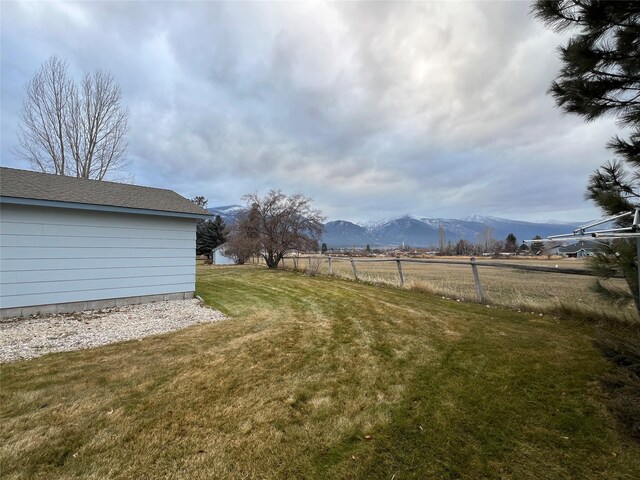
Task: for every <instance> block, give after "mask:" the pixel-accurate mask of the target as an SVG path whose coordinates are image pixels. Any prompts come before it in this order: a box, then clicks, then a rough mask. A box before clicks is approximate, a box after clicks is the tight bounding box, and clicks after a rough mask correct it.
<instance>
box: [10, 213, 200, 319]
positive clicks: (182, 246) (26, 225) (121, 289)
mask: <svg viewBox="0 0 640 480" xmlns="http://www.w3.org/2000/svg"><path fill="white" fill-rule="evenodd" d="M0 222H1V225H0V307H1V308H14V307H22V306H30V305H46V304H53V303H67V302H79V301H91V300H101V299H109V298H121V297H133V296H143V295H159V294H168V293H174V292H189V291H193V290H195V220H193V219H179V218H170V217H157V216H149V215H135V214H118V213H107V212H88V211H81V210H69V209H58V208H45V207H30V206H19V205H7V204H1V205H0Z"/></svg>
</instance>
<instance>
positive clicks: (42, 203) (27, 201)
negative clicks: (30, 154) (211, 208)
mask: <svg viewBox="0 0 640 480" xmlns="http://www.w3.org/2000/svg"><path fill="white" fill-rule="evenodd" d="M0 203H8V204H13V205H30V206H36V207H55V208H69V209H75V210H91V211H99V212H116V213H131V214H135V215H156V216H160V217H177V218H196V219H207V218H211V217H212V216H213V215H211V214H205V213H202V214H199V213H190V212H170V211H166V210H149V209H145V208H129V207H116V206H112V205H94V204H91V203H73V202H60V201H56V200H39V199H35V198H18V197H2V196H0Z"/></svg>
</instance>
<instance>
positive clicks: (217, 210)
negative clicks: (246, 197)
mask: <svg viewBox="0 0 640 480" xmlns="http://www.w3.org/2000/svg"><path fill="white" fill-rule="evenodd" d="M243 209H244V207H243V206H241V205H224V206H222V207H213V208H208V209H207V210H209V213H211V215H220V217H222V220H224V223H226V224H227V225H230V224H232V223H233V222H235V221H236V217H237V216H238V214H239V213H240V212H241V211H242V210H243Z"/></svg>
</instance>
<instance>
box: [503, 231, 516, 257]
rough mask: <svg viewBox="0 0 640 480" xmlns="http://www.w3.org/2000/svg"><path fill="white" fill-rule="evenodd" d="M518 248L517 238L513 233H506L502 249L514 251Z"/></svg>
mask: <svg viewBox="0 0 640 480" xmlns="http://www.w3.org/2000/svg"><path fill="white" fill-rule="evenodd" d="M517 249H518V240H517V239H516V236H515V235H514V234H513V233H510V234H509V235H507V238H506V240H505V241H504V250H505V251H506V252H511V253H513V252H515V251H516V250H517Z"/></svg>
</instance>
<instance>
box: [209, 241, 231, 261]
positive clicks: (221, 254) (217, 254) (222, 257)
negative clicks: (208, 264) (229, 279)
mask: <svg viewBox="0 0 640 480" xmlns="http://www.w3.org/2000/svg"><path fill="white" fill-rule="evenodd" d="M226 246H227V244H226V243H223V244H222V245H218V246H217V247H216V248H214V249H213V250H212V251H211V259H212V263H213V264H214V265H235V263H236V261H235V259H234V258H233V257H231V256H229V255H227V254H226V252H225V247H226Z"/></svg>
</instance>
